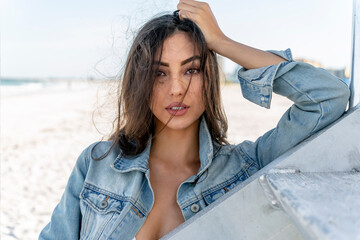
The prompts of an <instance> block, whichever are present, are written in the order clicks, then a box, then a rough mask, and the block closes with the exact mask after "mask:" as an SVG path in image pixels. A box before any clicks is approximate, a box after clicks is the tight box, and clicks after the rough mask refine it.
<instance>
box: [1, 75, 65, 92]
mask: <svg viewBox="0 0 360 240" xmlns="http://www.w3.org/2000/svg"><path fill="white" fill-rule="evenodd" d="M70 85H71V82H66V81H50V80H42V79H20V78H0V90H1V95H2V96H14V95H24V94H33V93H39V92H48V91H53V90H66V89H70V87H69V86H70Z"/></svg>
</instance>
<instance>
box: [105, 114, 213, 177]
mask: <svg viewBox="0 0 360 240" xmlns="http://www.w3.org/2000/svg"><path fill="white" fill-rule="evenodd" d="M199 145H200V146H199V156H200V162H201V165H200V169H199V171H198V173H197V174H196V176H197V177H198V176H200V175H201V174H202V173H203V172H204V171H205V170H206V169H207V168H208V167H209V166H210V164H211V162H212V158H213V143H212V139H211V135H210V133H209V129H208V126H207V124H206V121H205V118H204V116H202V117H201V121H200V126H199ZM150 148H151V141H149V143H148V144H147V146H146V148H145V150H144V151H143V152H142V153H140V154H138V155H136V156H134V157H124V156H122V154H121V153H120V154H119V155H118V156H117V158H116V159H115V161H114V164H113V166H112V167H113V169H114V170H115V171H118V172H122V173H125V172H130V171H133V170H139V171H142V172H144V173H145V172H146V171H148V169H149V156H150Z"/></svg>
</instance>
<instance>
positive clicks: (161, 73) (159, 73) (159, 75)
mask: <svg viewBox="0 0 360 240" xmlns="http://www.w3.org/2000/svg"><path fill="white" fill-rule="evenodd" d="M156 76H157V77H161V76H165V73H164V72H162V71H158V72H157V73H156Z"/></svg>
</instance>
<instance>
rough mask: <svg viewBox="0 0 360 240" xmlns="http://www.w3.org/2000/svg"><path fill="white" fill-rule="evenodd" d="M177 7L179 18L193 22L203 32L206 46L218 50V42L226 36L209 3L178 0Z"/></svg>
mask: <svg viewBox="0 0 360 240" xmlns="http://www.w3.org/2000/svg"><path fill="white" fill-rule="evenodd" d="M177 8H178V10H179V16H180V19H183V18H188V19H190V20H192V21H193V22H195V23H196V24H197V25H198V26H199V28H200V29H201V31H202V33H203V34H204V36H205V40H206V43H207V45H208V48H209V49H211V50H213V51H215V52H218V51H217V48H219V47H220V46H221V44H220V42H221V41H222V40H224V39H226V36H225V35H224V33H223V32H222V31H221V29H220V27H219V25H218V23H217V21H216V19H215V16H214V14H213V13H212V11H211V9H210V6H209V4H208V3H206V2H198V1H194V0H180V1H179V3H178V5H177Z"/></svg>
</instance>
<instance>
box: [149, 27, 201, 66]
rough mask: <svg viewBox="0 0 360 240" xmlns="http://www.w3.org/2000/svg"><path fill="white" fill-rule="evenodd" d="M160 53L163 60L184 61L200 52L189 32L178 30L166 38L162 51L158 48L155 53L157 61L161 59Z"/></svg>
mask: <svg viewBox="0 0 360 240" xmlns="http://www.w3.org/2000/svg"><path fill="white" fill-rule="evenodd" d="M160 53H161V61H162V62H170V61H177V62H182V61H184V60H185V59H188V58H190V57H193V56H194V55H199V54H200V53H199V50H198V47H197V45H196V43H195V41H194V40H193V39H191V38H190V36H189V34H188V33H185V32H182V31H177V32H175V33H174V34H172V35H171V36H169V37H168V38H167V39H165V41H164V44H163V47H162V51H160V49H158V51H157V53H156V54H155V61H159V60H160V59H159V57H160Z"/></svg>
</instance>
